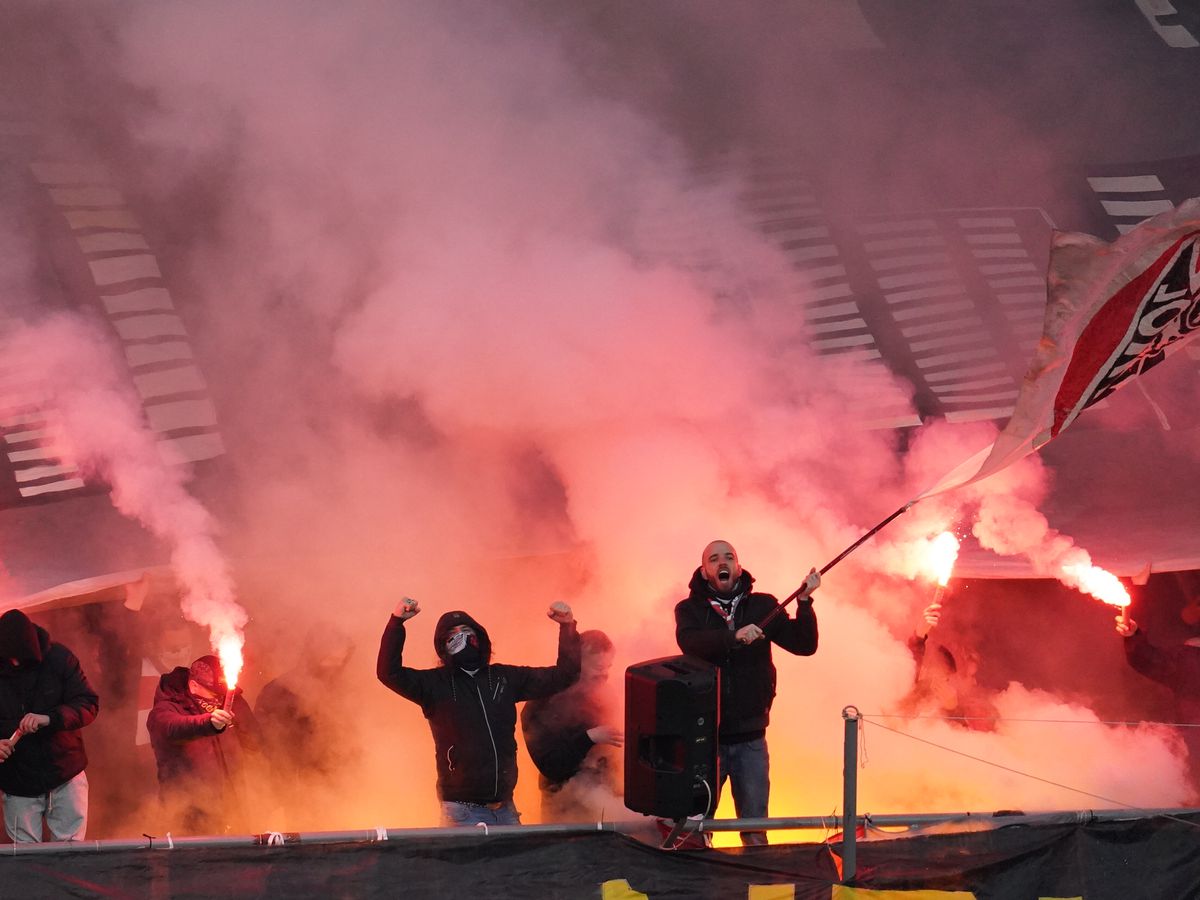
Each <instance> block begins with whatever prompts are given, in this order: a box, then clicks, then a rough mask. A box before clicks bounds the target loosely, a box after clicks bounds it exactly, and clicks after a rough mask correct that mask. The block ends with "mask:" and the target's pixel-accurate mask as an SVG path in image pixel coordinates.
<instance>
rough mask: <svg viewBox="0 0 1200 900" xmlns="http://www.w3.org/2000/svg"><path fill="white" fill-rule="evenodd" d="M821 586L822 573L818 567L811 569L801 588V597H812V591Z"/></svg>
mask: <svg viewBox="0 0 1200 900" xmlns="http://www.w3.org/2000/svg"><path fill="white" fill-rule="evenodd" d="M820 586H821V573H820V572H818V571H817V570H816V569H811V570H809V573H808V576H807V577H806V578H805V579H804V584H803V585H802V586H801V588H800V597H799V599H801V600H803V599H804V598H805V597H811V596H812V592H813V591H815V590H816V589H817V588H819V587H820Z"/></svg>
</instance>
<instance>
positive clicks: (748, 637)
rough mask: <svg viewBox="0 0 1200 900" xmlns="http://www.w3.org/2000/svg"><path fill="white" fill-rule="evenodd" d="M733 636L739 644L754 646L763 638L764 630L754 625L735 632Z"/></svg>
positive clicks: (745, 626) (744, 626)
mask: <svg viewBox="0 0 1200 900" xmlns="http://www.w3.org/2000/svg"><path fill="white" fill-rule="evenodd" d="M733 636H734V637H735V638H737V641H738V643H739V644H753V643H754V642H755V641H757V640H758V639H759V638H761V637H762V636H763V630H762V629H761V628H759V627H758V626H757V625H754V624H750V625H743V626H742V627H741V628H739V629H738V630H737V631H735V632H734V634H733Z"/></svg>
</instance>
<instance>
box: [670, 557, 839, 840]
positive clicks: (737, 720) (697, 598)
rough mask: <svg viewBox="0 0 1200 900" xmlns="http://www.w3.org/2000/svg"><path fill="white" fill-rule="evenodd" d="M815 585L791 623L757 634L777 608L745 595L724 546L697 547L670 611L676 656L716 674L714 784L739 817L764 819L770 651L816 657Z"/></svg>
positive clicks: (811, 580) (745, 580) (813, 581)
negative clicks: (694, 564) (717, 775)
mask: <svg viewBox="0 0 1200 900" xmlns="http://www.w3.org/2000/svg"><path fill="white" fill-rule="evenodd" d="M820 583H821V576H820V575H818V574H817V572H816V570H815V569H814V570H813V571H812V572H810V573H809V575H808V578H807V579H806V580H805V582H804V591H803V593H802V594H801V596H800V597H799V599H798V602H797V603H796V616H795V618H791V617H789V616H788V615H787V613H786V612H784V613H781V614H780V615H778V616H776V617H775V618H774V619H773V620H772V621H771V622H770V623H769V624H768V625H767V626H766V627H765V628H764V627H762V626H761V624H760V623H762V622H763V620H764V619H765V618H766V617H767V616H768V614H770V613H771V611H772V610H774V609H776V608H777V607H778V606H779V601H778V600H776V599H775V598H774V597H773V596H771V595H770V594H761V593H757V592H754V591H752V590H751V587H752V586H753V584H754V577H753V576H752V575H751V574H750V573H749V572H747V571H745V570H744V569H743V568H742V567H741V565H740V564H739V563H738V557H737V551H735V550H734V549H733V546H732V545H731V544H729V542H727V541H713V542H712V543H710V544H709V545H708V546H707V547H705V548H704V553H703V554H702V555H701V557H700V567H699V568H698V569H696V571H695V573H693V575H692V580H691V582H690V583H689V585H688V588H689V591H690V593H689V594H688V596H687V598H686V599H684V600H681V601H680V602H679V603H678V604H677V605H676V606H675V640H676V641H677V642H678V644H679V649H680V650H682V651H683V652H684V653H686V654H688V655H689V656H696V657H699V658H700V659H703V660H706V661H707V662H710V663H712V664H713V665H715V666H717V667H718V668H719V669H720V670H721V714H720V722H719V725H718V733H717V748H718V752H719V754H720V770H721V784H720V785H718V791H719V790H720V788H721V787H722V786H724V783H725V779H726V778H728V779H729V781H730V783H731V784H732V786H733V802H734V806H735V808H736V809H737V814H738V817H739V818H745V819H757V818H763V817H765V816H766V815H767V804H768V801H769V799H770V790H771V780H770V757H769V756H768V753H767V738H766V734H767V724H768V722H769V721H770V715H771V704H772V702H773V701H774V699H775V663H774V662H773V661H772V660H771V645H772V644H778V645H779V646H780V647H782V648H783V649H784V650H787V651H788V652H789V653H795V654H796V655H798V656H811V655H812V654H813V653H815V652H816V651H817V617H816V614H815V613H814V612H813V607H812V592H813V591H814V590H816V589H817V587H818V586H819V585H820ZM742 843H743V844H765V843H767V836H766V834H765V833H764V832H761V831H744V832H742Z"/></svg>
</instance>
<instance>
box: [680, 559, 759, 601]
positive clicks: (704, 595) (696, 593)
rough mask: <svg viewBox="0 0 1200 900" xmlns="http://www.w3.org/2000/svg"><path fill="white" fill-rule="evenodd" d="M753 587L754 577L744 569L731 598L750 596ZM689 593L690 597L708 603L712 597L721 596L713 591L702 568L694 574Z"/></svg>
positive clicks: (689, 585)
mask: <svg viewBox="0 0 1200 900" xmlns="http://www.w3.org/2000/svg"><path fill="white" fill-rule="evenodd" d="M753 586H754V576H753V575H751V574H750V573H749V572H747V571H746V570H745V569H742V574H741V575H739V576H738V580H737V582H736V583H735V584H734V586H733V592H732V593H730V594H729V596H730V597H736V596H737V595H738V594H748V593H750V588H751V587H753ZM688 591H689V594H688V596H689V597H697V598H699V599H701V600H703V601H704V602H706V603H707V602H708V599H709V598H710V597H717V596H719V595H718V594H717V592H716V591H714V590H713V587H712V585H711V584H709V583H708V579H707V578H705V577H704V569H702V568H700V567H697V568H696V571H695V572H693V573H692V580H691V581H689V582H688Z"/></svg>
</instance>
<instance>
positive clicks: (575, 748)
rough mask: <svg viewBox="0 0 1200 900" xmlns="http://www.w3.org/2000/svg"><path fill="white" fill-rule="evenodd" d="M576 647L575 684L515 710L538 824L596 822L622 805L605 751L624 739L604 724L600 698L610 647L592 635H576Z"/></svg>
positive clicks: (600, 636) (607, 715)
mask: <svg viewBox="0 0 1200 900" xmlns="http://www.w3.org/2000/svg"><path fill="white" fill-rule="evenodd" d="M579 643H580V647H581V649H582V653H583V656H582V663H581V667H580V674H579V681H577V682H576V683H575V684H573V685H571V686H570V687H569V688H567V689H566V690H565V691H562V692H561V693H558V694H555V695H554V696H553V697H546V698H544V699H541V700H530V701H529V702H528V703H526V704H525V708H524V709H522V710H521V732H522V733H523V734H524V735H525V746H526V747H528V748H529V756H530V758H531V759H532V760H533V764H534V765H535V766H537V768H538V772H539V777H538V787H540V788H541V792H542V821H543V822H597V821H600V819H601V818H602V817H603V815H604V812H605V811H606V810H607V811H610V812H611V811H613V810H617V809H621V808H622V806H623V805H624V804H622V803H621V802H620V800H619V799H618V798H619V796H620V795H619V793H618V791H617V775H618V769H617V765H616V764H615V760H614V759H613V755H612V753H611V751H610V749H609V748H612V747H620V746H621V745H622V744H623V743H624V740H625V736H624V734H623V733H622V732H621V730H620V729H619V728H615V727H614V726H612V725H611V724H609V720H610V719H611V717H612V713H611V711H610V710H609V708H608V703H607V699H608V698H607V697H606V696H605V685H606V684H607V683H608V675H609V672H610V671H611V670H612V664H613V644H612V641H611V640H609V638H608V635H606V634H605V633H604V632H603V631H595V630H593V631H585V632H583V633H582V634H581V635H579Z"/></svg>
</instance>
